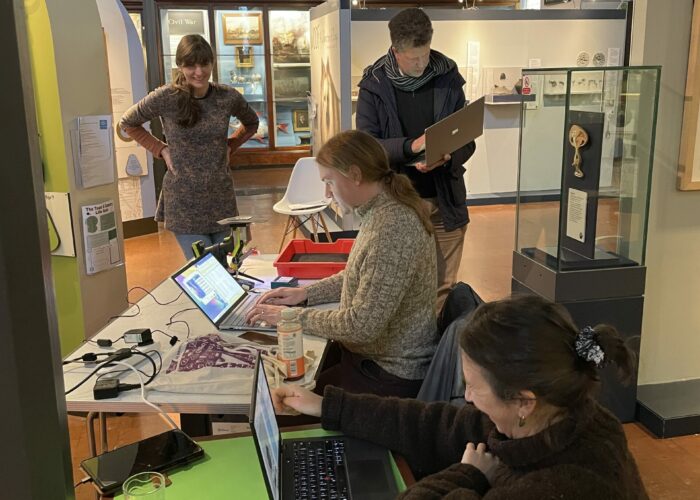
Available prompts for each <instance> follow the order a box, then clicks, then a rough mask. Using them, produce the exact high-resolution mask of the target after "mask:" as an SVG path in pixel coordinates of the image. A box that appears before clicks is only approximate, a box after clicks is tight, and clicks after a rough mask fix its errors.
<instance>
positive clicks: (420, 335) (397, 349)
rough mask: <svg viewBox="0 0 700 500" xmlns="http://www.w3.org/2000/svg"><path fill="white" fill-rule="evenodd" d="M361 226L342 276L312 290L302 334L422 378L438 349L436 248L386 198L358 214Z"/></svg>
mask: <svg viewBox="0 0 700 500" xmlns="http://www.w3.org/2000/svg"><path fill="white" fill-rule="evenodd" d="M357 213H358V214H359V215H360V217H361V218H362V225H361V227H360V231H359V233H358V235H357V239H356V240H355V243H354V245H353V247H352V250H351V251H350V255H349V257H348V263H347V266H346V268H345V270H344V271H342V272H340V273H338V274H336V275H334V276H330V277H328V278H326V279H324V280H321V281H319V282H318V283H315V284H313V285H310V286H309V287H307V292H308V304H309V305H314V304H320V303H324V302H334V301H340V307H339V308H338V309H337V310H321V309H312V308H303V309H302V308H300V309H299V314H300V317H301V321H302V326H303V329H304V333H307V334H312V335H317V336H319V337H325V338H328V339H332V340H337V341H339V342H341V343H342V344H343V346H345V347H346V348H347V349H348V350H350V351H352V352H354V353H357V354H361V355H363V356H366V357H368V358H370V359H372V360H374V361H375V362H376V363H377V364H378V365H380V366H381V367H382V368H383V369H385V370H386V371H388V372H389V373H391V374H393V375H396V376H398V377H401V378H404V379H409V380H418V379H422V378H423V377H424V376H425V373H426V371H427V369H428V365H429V364H430V360H431V359H432V356H433V353H434V352H435V348H436V346H437V342H438V337H437V327H436V322H435V310H434V308H435V295H436V293H437V292H436V287H437V277H436V268H437V265H436V256H435V243H434V242H433V238H432V236H431V235H429V234H428V232H427V231H426V230H425V228H424V227H423V225H422V224H421V222H420V219H419V218H418V216H417V214H416V213H415V212H414V211H413V210H412V209H411V208H409V207H408V206H406V205H404V204H403V203H400V202H398V201H396V200H395V199H394V198H393V197H391V196H390V195H388V194H386V193H381V194H379V195H377V196H376V197H375V198H373V199H372V200H370V201H369V202H367V203H366V204H365V205H363V206H361V207H359V208H358V209H357Z"/></svg>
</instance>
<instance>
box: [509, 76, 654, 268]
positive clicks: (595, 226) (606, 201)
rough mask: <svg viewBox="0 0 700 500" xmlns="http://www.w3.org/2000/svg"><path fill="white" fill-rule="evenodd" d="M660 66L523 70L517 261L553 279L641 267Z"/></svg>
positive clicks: (642, 263) (644, 242)
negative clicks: (527, 92) (525, 94)
mask: <svg viewBox="0 0 700 500" xmlns="http://www.w3.org/2000/svg"><path fill="white" fill-rule="evenodd" d="M660 71H661V70H660V68H659V67H596V68H575V69H574V68H563V69H525V70H523V81H524V82H527V83H529V86H530V88H531V89H532V91H533V93H534V94H535V95H536V96H537V97H536V99H535V101H534V102H525V103H523V104H522V113H521V129H520V165H519V171H518V192H517V215H516V239H515V241H516V248H515V252H516V254H520V255H522V256H525V257H527V258H529V259H532V260H534V261H536V262H538V263H540V264H542V265H544V266H546V267H547V268H549V269H552V270H554V271H555V272H562V271H563V272H565V271H578V270H585V269H603V268H612V267H626V266H643V265H644V253H645V244H646V232H647V220H648V210H649V184H650V180H651V169H652V163H653V154H654V131H655V127H656V111H657V102H658V94H659V82H660Z"/></svg>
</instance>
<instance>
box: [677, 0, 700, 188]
mask: <svg viewBox="0 0 700 500" xmlns="http://www.w3.org/2000/svg"><path fill="white" fill-rule="evenodd" d="M699 44H700V2H695V3H694V6H693V24H692V28H691V32H690V51H689V53H688V77H687V80H686V84H685V103H684V104H683V128H682V129H681V150H680V154H679V155H678V189H680V190H681V191H696V190H700V127H698V116H699V115H700V47H698V45H699Z"/></svg>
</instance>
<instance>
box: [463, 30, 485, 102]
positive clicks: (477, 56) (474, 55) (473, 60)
mask: <svg viewBox="0 0 700 500" xmlns="http://www.w3.org/2000/svg"><path fill="white" fill-rule="evenodd" d="M480 65H481V43H480V42H473V41H472V42H467V74H468V75H469V77H468V78H467V88H466V89H465V93H466V94H467V99H468V100H469V101H470V102H471V101H475V100H476V99H478V98H479V97H481V93H480V92H479V86H480V78H481V75H480V72H479V68H480Z"/></svg>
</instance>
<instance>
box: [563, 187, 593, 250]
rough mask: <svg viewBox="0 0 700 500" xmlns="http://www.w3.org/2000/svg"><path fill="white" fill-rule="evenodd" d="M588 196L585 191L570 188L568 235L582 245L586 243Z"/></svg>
mask: <svg viewBox="0 0 700 500" xmlns="http://www.w3.org/2000/svg"><path fill="white" fill-rule="evenodd" d="M587 201H588V194H587V193H586V192H585V191H580V190H578V189H572V188H569V199H568V203H567V210H566V235H567V236H568V237H569V238H572V239H574V240H576V241H580V242H581V243H585V242H586V205H587Z"/></svg>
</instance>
